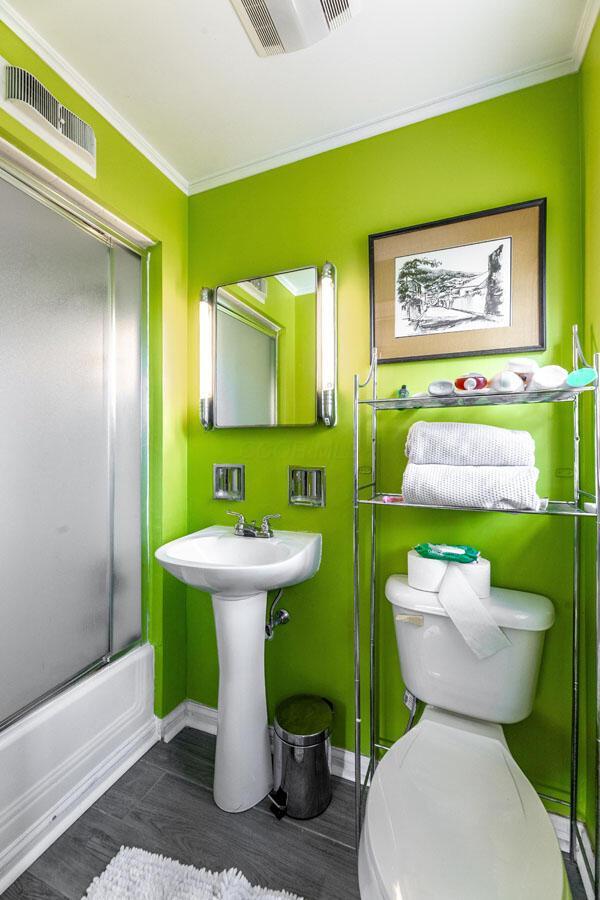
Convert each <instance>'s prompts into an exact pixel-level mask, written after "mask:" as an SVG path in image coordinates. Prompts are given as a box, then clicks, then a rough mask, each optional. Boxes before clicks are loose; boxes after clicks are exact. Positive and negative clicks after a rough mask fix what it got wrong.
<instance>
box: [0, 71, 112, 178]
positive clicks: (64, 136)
mask: <svg viewBox="0 0 600 900" xmlns="http://www.w3.org/2000/svg"><path fill="white" fill-rule="evenodd" d="M2 75H3V76H4V77H3V78H2V77H1V76H2ZM2 82H3V83H4V84H3V90H0V106H1V107H2V109H4V110H5V111H6V112H8V113H10V115H12V116H13V117H14V118H16V119H18V120H19V121H20V122H22V123H23V124H24V125H26V126H27V127H28V128H29V129H30V130H31V131H34V132H35V133H36V134H38V135H39V136H40V137H42V138H43V139H44V140H45V141H46V142H47V143H49V144H51V145H52V146H53V147H55V148H56V149H57V150H59V151H60V152H61V153H63V154H64V155H65V156H67V157H68V158H69V159H71V160H72V161H73V162H76V163H77V165H79V166H81V167H82V168H83V169H85V170H86V171H87V172H89V173H90V174H91V175H94V176H95V174H96V136H95V134H94V129H93V128H92V126H91V125H88V124H87V122H84V121H83V119H80V118H79V116H76V115H75V113H74V112H72V111H71V110H70V109H67V107H66V106H63V105H62V103H60V101H59V100H58V99H57V98H56V97H55V96H54V95H53V94H51V93H50V91H49V90H48V89H47V88H46V87H44V85H43V84H42V82H41V81H38V79H37V78H35V76H34V75H32V74H31V72H27V71H26V70H25V69H21V68H20V67H19V66H11V65H10V64H9V63H7V62H6V60H3V59H1V58H0V85H2Z"/></svg>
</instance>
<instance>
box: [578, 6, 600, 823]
mask: <svg viewBox="0 0 600 900" xmlns="http://www.w3.org/2000/svg"><path fill="white" fill-rule="evenodd" d="M581 112H582V116H581V118H582V126H583V127H582V134H583V142H582V162H583V165H582V182H583V201H584V203H583V208H584V218H583V222H584V255H583V261H584V322H585V351H586V354H587V355H588V358H590V357H591V355H592V353H598V352H599V351H600V305H599V302H598V298H599V297H600V270H599V268H598V256H599V250H600V160H599V158H598V154H599V152H600V23H599V22H596V27H595V29H594V31H593V34H592V38H591V40H590V43H589V45H588V49H587V53H586V55H585V59H584V61H583V65H582V67H581ZM587 424H588V426H591V425H592V422H591V419H588V423H587ZM586 449H587V450H588V451H589V449H590V447H589V445H588V446H587V448H586ZM590 457H591V453H589V452H588V458H587V464H586V466H585V474H586V477H587V481H588V484H587V485H586V487H587V488H588V490H592V491H593V490H594V485H593V477H592V463H593V460H592V459H591V458H590ZM595 537H596V532H595V528H594V524H593V523H592V522H589V523H586V528H585V532H584V551H585V558H584V566H583V578H582V595H583V597H584V600H585V606H584V610H583V621H582V644H583V658H584V671H583V673H582V676H583V677H582V681H583V690H584V696H583V700H584V708H585V713H586V732H587V734H588V735H589V739H588V741H587V743H586V749H587V753H586V758H585V764H586V767H587V771H588V772H589V773H590V777H589V778H588V779H587V795H586V810H587V824H588V829H589V830H590V831H591V830H592V829H593V825H594V819H595V789H596V778H595V777H594V774H593V773H594V771H595V766H596V749H595V744H594V735H595V718H596V674H595V659H596V640H595V637H596V629H595V608H594V606H595V591H594V587H595V584H594V582H595V570H594V551H595Z"/></svg>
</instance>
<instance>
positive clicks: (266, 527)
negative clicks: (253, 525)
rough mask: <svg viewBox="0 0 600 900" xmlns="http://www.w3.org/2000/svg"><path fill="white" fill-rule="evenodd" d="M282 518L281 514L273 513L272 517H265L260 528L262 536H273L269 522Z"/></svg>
mask: <svg viewBox="0 0 600 900" xmlns="http://www.w3.org/2000/svg"><path fill="white" fill-rule="evenodd" d="M280 518H281V513H272V514H271V515H270V516H263V520H262V523H261V526H260V532H261V534H266V535H268V536H269V537H271V535H272V534H273V531H272V529H271V526H270V525H269V521H270V520H271V519H280Z"/></svg>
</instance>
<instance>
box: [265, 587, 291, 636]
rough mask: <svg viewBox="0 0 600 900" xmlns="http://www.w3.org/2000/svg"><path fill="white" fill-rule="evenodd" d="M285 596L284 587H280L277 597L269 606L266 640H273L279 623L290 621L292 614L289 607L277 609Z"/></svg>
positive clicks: (285, 623) (284, 623) (283, 623)
mask: <svg viewBox="0 0 600 900" xmlns="http://www.w3.org/2000/svg"><path fill="white" fill-rule="evenodd" d="M282 597H283V588H280V589H279V590H278V591H277V594H276V595H275V599H274V600H273V602H272V603H271V606H270V607H269V616H268V619H267V624H266V625H265V640H266V641H272V640H273V637H274V635H275V629H276V628H277V626H278V625H287V623H288V622H289V621H290V614H289V612H288V611H287V609H280V610H277V611H276V609H277V604H278V603H279V601H280V600H281V598H282Z"/></svg>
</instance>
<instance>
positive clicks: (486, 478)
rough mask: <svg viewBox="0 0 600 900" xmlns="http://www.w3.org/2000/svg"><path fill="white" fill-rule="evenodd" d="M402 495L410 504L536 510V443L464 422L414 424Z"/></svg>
mask: <svg viewBox="0 0 600 900" xmlns="http://www.w3.org/2000/svg"><path fill="white" fill-rule="evenodd" d="M406 455H407V457H408V459H409V463H408V465H407V467H406V470H405V472H404V478H403V481H402V493H403V496H404V500H405V501H406V502H407V503H414V504H419V505H426V506H458V507H466V508H468V507H471V508H472V507H477V508H480V509H514V510H524V509H529V510H534V511H538V510H540V509H544V508H545V504H546V502H547V501H544V500H541V499H540V498H539V497H538V495H537V493H536V484H537V480H538V476H539V471H538V469H536V468H535V465H534V462H535V443H534V441H533V438H532V437H531V435H530V434H529V433H528V432H526V431H510V430H508V429H505V428H495V427H493V426H489V425H468V424H466V423H463V422H416V423H415V424H414V425H413V426H412V427H411V429H410V431H409V433H408V438H407V441H406Z"/></svg>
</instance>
